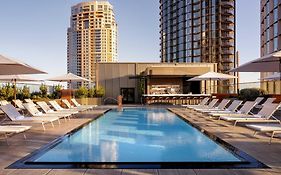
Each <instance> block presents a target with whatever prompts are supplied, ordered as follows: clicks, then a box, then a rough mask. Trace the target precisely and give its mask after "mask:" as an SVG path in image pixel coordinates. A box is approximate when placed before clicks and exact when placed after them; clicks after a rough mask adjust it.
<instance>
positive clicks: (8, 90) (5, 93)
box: [0, 84, 14, 100]
mask: <svg viewBox="0 0 281 175" xmlns="http://www.w3.org/2000/svg"><path fill="white" fill-rule="evenodd" d="M0 99H3V100H12V99H14V88H13V86H11V85H10V84H6V85H5V86H3V87H2V88H1V89H0Z"/></svg>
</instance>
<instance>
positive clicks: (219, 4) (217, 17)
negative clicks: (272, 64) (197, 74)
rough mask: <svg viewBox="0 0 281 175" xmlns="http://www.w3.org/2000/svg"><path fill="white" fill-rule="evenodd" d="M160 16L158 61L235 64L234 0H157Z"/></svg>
mask: <svg viewBox="0 0 281 175" xmlns="http://www.w3.org/2000/svg"><path fill="white" fill-rule="evenodd" d="M160 17H161V18H160V23H161V24H160V34H161V36H160V39H161V44H160V45H161V62H167V63H172V62H181V63H190V62H205V63H217V70H218V72H222V73H227V72H228V71H229V70H230V69H232V68H234V67H236V66H237V64H238V63H237V61H236V58H235V0H160ZM234 81H236V80H234ZM224 83H225V84H226V83H227V82H224ZM232 83H234V84H235V82H232ZM225 84H224V85H223V86H225ZM233 87H235V86H233Z"/></svg>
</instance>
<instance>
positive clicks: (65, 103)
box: [61, 99, 87, 112]
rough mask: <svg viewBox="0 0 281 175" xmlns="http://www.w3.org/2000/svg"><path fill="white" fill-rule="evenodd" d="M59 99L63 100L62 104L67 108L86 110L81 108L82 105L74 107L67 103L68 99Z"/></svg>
mask: <svg viewBox="0 0 281 175" xmlns="http://www.w3.org/2000/svg"><path fill="white" fill-rule="evenodd" d="M61 101H62V102H63V104H64V105H65V106H66V107H67V108H68V109H75V110H77V111H79V112H82V111H86V110H87V109H85V108H82V107H74V106H72V105H71V104H70V103H69V101H68V100H67V99H62V100H61Z"/></svg>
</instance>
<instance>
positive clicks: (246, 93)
mask: <svg viewBox="0 0 281 175" xmlns="http://www.w3.org/2000/svg"><path fill="white" fill-rule="evenodd" d="M263 95H265V91H264V90H262V89H259V88H246V89H242V90H240V91H239V99H241V100H250V101H253V100H255V99H256V98H257V97H259V96H263Z"/></svg>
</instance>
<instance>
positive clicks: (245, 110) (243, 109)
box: [213, 101, 257, 120]
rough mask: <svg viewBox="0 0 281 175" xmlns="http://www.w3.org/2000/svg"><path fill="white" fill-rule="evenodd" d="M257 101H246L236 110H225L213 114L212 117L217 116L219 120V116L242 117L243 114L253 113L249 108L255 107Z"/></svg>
mask: <svg viewBox="0 0 281 175" xmlns="http://www.w3.org/2000/svg"><path fill="white" fill-rule="evenodd" d="M256 104H257V103H256V102H254V101H246V102H245V103H244V104H243V106H242V107H241V108H240V109H239V110H238V111H237V112H227V113H223V114H222V115H221V114H214V115H213V117H219V118H218V119H219V120H220V119H221V117H224V116H232V117H243V116H245V115H250V114H253V113H252V112H251V110H252V109H253V108H254V107H255V105H256Z"/></svg>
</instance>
